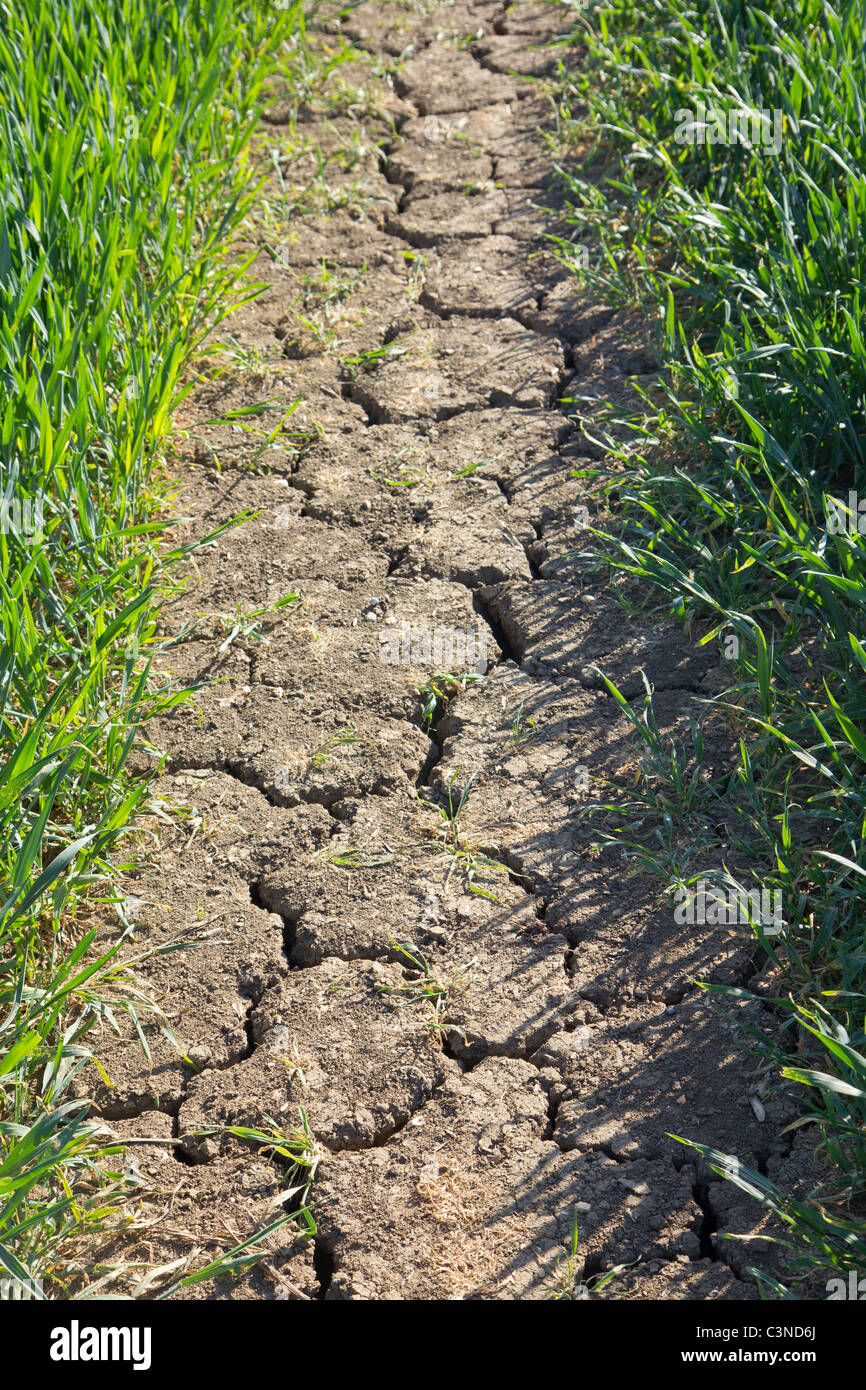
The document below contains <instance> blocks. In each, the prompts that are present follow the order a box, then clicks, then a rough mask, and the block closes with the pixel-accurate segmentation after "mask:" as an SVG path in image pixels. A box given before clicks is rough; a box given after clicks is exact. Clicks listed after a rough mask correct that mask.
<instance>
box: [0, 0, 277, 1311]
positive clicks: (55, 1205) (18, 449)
mask: <svg viewBox="0 0 866 1390" xmlns="http://www.w3.org/2000/svg"><path fill="white" fill-rule="evenodd" d="M302 26H303V12H302V8H301V6H300V5H292V6H290V7H289V8H288V9H283V10H275V9H274V8H272V7H271V6H269V5H266V4H265V3H264V0H244V3H239V4H234V3H232V2H231V0H207V2H206V0H180V3H177V4H167V3H162V0H39V3H37V0H19V2H18V3H16V4H14V5H13V4H11V3H8V4H7V3H2V4H0V500H2V501H4V502H6V503H8V504H10V506H9V508H8V512H7V514H8V515H10V516H12V517H13V518H15V517H17V518H18V519H19V524H18V525H17V526H14V527H13V528H10V527H8V526H7V528H6V529H5V530H4V531H3V532H2V533H0V827H2V829H0V1272H3V1273H4V1274H5V1273H6V1272H8V1274H11V1275H12V1276H15V1277H16V1278H17V1279H19V1280H21V1281H22V1282H23V1283H24V1284H25V1285H26V1286H27V1287H28V1288H31V1289H32V1290H33V1292H34V1294H35V1295H37V1296H38V1292H39V1285H40V1283H41V1285H42V1286H43V1287H44V1290H45V1292H46V1293H47V1294H48V1295H49V1296H60V1297H62V1296H64V1293H65V1291H67V1290H68V1289H69V1288H70V1287H71V1285H70V1280H71V1279H72V1278H73V1277H74V1274H75V1268H74V1264H75V1260H77V1261H78V1263H79V1264H81V1262H82V1259H83V1256H82V1250H83V1249H84V1247H85V1245H86V1243H87V1241H88V1240H89V1239H91V1237H92V1238H93V1239H98V1233H99V1231H100V1229H101V1227H102V1226H103V1225H104V1223H105V1222H106V1221H107V1220H108V1219H109V1218H110V1217H111V1214H112V1212H113V1211H116V1200H117V1199H118V1193H117V1192H116V1191H115V1189H114V1188H113V1187H112V1186H111V1185H110V1184H108V1185H107V1186H106V1185H105V1184H104V1181H103V1179H101V1178H100V1169H99V1167H98V1164H97V1158H98V1156H99V1146H100V1140H99V1136H98V1134H97V1133H96V1132H95V1131H94V1128H93V1126H92V1125H91V1124H89V1122H88V1121H87V1118H86V1115H87V1105H86V1103H84V1102H82V1101H81V1100H80V1099H73V1098H72V1085H71V1083H72V1082H73V1079H74V1078H75V1076H76V1074H77V1073H78V1072H80V1071H81V1069H82V1067H83V1066H84V1065H85V1064H86V1063H87V1061H88V1059H89V1057H90V1047H89V1043H88V1034H89V1033H90V1031H91V1030H92V1029H93V1027H94V1025H96V1024H97V1023H99V1022H105V1021H109V1022H110V1019H111V1011H112V1009H113V1010H115V1011H116V1010H117V1009H127V1010H130V1011H132V1012H133V1014H134V1015H135V1014H137V1011H139V1010H141V1009H146V1008H148V1007H150V1006H148V1004H147V1001H146V1000H142V999H140V998H139V997H138V996H137V995H136V994H135V993H134V991H133V990H132V988H131V985H130V982H129V968H130V965H131V963H132V962H131V960H130V953H131V948H130V946H129V944H128V935H127V934H122V935H121V937H120V939H119V941H118V942H117V943H116V945H114V946H113V947H112V948H111V949H110V950H108V951H106V949H105V945H104V941H105V937H104V936H103V938H102V942H103V944H102V945H98V944H97V941H96V937H97V927H98V925H99V924H100V923H101V922H104V921H105V920H106V917H105V914H106V911H107V905H108V904H110V903H111V902H112V900H113V899H115V897H116V894H115V893H114V890H113V889H112V886H111V884H112V878H113V876H114V874H115V873H116V870H117V868H118V865H119V864H120V863H122V861H123V858H124V855H125V854H128V852H129V851H128V849H127V848H126V847H125V846H124V832H125V830H126V829H127V827H128V826H129V825H130V823H131V821H132V820H133V818H134V816H135V813H136V811H137V809H138V808H139V807H140V805H141V803H142V799H143V798H144V797H145V796H146V795H147V779H145V778H141V777H138V778H136V777H135V776H133V775H132V774H131V773H130V771H129V755H130V752H131V751H132V749H133V747H134V746H136V744H138V743H139V742H140V741H141V733H140V730H141V725H142V723H143V721H144V720H145V719H146V718H148V717H149V716H150V715H152V714H153V713H154V711H155V710H157V709H159V708H161V707H162V708H164V707H165V705H166V703H170V702H173V701H175V700H177V699H179V698H182V696H180V695H178V694H176V693H171V694H168V695H166V694H165V693H162V694H161V693H160V691H159V690H158V689H157V688H156V687H155V684H154V682H153V681H152V679H151V677H150V673H149V657H150V652H151V650H152V647H153V643H154V633H155V622H156V612H157V608H158V605H159V603H160V601H161V599H162V598H163V597H164V596H165V594H166V592H167V590H168V588H169V587H170V585H171V583H172V566H173V563H174V562H175V561H176V560H178V559H179V558H180V557H181V554H182V552H181V551H179V550H178V551H172V550H171V548H170V546H169V545H167V544H166V541H167V540H168V539H169V536H170V533H169V532H167V525H168V523H167V522H166V520H165V515H164V508H163V504H164V500H165V493H164V485H163V484H162V482H161V471H160V467H161V462H162V457H163V453H164V450H165V448H166V445H167V443H168V439H169V435H170V431H171V427H172V414H173V411H174V410H175V408H176V407H177V405H178V403H179V401H180V400H181V399H182V398H183V396H184V394H185V393H186V391H187V389H188V387H187V385H185V377H184V369H185V367H186V365H187V363H188V362H189V359H190V356H191V354H192V353H193V352H194V350H195V349H196V345H197V344H198V343H199V342H200V341H201V339H202V337H203V335H204V334H205V332H206V331H207V330H208V329H209V328H212V327H213V325H214V324H215V323H217V322H219V320H220V319H221V318H222V317H224V316H225V314H227V313H228V312H230V310H231V309H232V307H233V306H234V305H235V304H236V303H237V302H238V300H239V299H240V298H241V297H242V296H243V295H245V294H247V293H248V292H249V291H247V290H244V289H242V288H241V276H242V273H243V270H244V266H243V264H242V263H240V262H239V261H238V258H237V256H236V255H235V254H234V253H233V249H232V241H233V235H234V233H235V231H236V229H237V228H238V227H239V225H240V222H241V220H242V218H243V217H244V216H245V214H246V211H247V210H248V208H249V206H250V200H251V196H252V190H253V187H254V175H253V165H252V162H251V159H250V156H249V153H248V151H249V145H250V136H251V132H252V129H253V125H254V123H255V120H256V115H257V107H258V104H259V102H260V98H261V96H262V90H263V84H264V83H265V81H266V79H268V78H269V77H270V75H271V73H272V72H273V70H274V67H275V64H276V61H277V58H276V55H278V54H279V53H280V52H281V50H282V49H284V48H285V45H286V44H287V43H288V42H289V41H293V40H295V39H296V38H297V36H298V34H299V33H300V32H301V30H302ZM12 504H17V510H16V507H15V506H13V505H12ZM28 507H29V508H30V510H28ZM40 507H41V511H42V523H41V528H40V527H39V526H34V527H30V528H27V527H26V526H25V525H24V524H23V521H22V518H23V519H26V518H27V517H28V516H29V517H31V518H34V517H35V518H38V515H39V508H40ZM28 529H29V531H30V534H27V531H28ZM121 915H122V910H121ZM141 1036H142V1040H143V1035H141ZM70 1252H74V1253H75V1260H73V1258H72V1255H70Z"/></svg>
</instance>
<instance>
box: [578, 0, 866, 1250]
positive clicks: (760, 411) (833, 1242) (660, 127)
mask: <svg viewBox="0 0 866 1390" xmlns="http://www.w3.org/2000/svg"><path fill="white" fill-rule="evenodd" d="M864 28H866V4H864V0H849V3H837V4H832V3H824V0H795V3H794V4H792V5H788V6H785V7H778V6H776V7H773V6H766V7H762V6H759V5H755V4H747V3H744V2H743V0H640V3H636V0H611V3H606V4H599V5H597V6H595V7H594V8H593V9H592V10H591V11H587V12H586V15H585V16H584V17H583V19H582V20H581V21H580V22H579V24H578V26H577V29H576V32H575V38H576V39H578V40H579V41H580V42H581V44H584V45H585V46H586V51H587V58H586V63H585V66H584V70H583V72H582V73H581V74H580V75H579V76H578V77H576V78H573V79H569V85H566V86H565V88H564V90H563V92H562V94H561V96H562V101H561V120H562V127H561V134H562V136H563V137H564V139H565V142H566V146H567V145H568V143H569V140H570V139H574V140H575V141H576V140H577V139H578V138H580V139H582V140H583V141H586V140H587V138H588V139H589V142H590V145H591V149H590V152H589V156H588V159H587V162H586V164H585V165H584V170H585V171H587V172H588V169H589V168H590V167H591V168H592V170H593V177H592V178H589V177H584V176H583V175H579V174H578V173H576V172H574V170H573V164H574V161H573V160H572V161H571V165H572V174H571V178H570V187H571V200H572V212H571V220H572V223H573V236H574V242H575V243H577V242H580V243H581V244H587V245H589V246H590V247H592V248H593V254H592V256H591V258H590V265H589V268H588V270H586V269H583V268H581V267H580V266H579V265H577V264H575V271H576V273H579V274H580V275H581V277H582V279H583V280H584V281H585V282H588V283H590V284H591V285H592V286H593V290H594V292H598V291H600V292H601V295H603V296H604V298H606V300H607V302H609V303H615V304H618V305H621V306H625V307H630V308H637V309H639V310H642V311H643V312H644V313H645V314H646V315H647V317H648V319H649V320H650V321H651V322H652V323H654V324H655V325H656V339H657V345H658V349H659V354H660V359H661V362H662V367H663V371H662V373H661V374H660V377H659V380H658V382H657V383H655V384H648V383H646V382H643V383H642V386H643V390H642V392H641V396H642V399H641V401H639V402H638V404H637V406H636V408H635V409H634V410H633V411H629V412H627V413H626V414H625V415H624V414H623V412H622V410H620V411H619V412H617V411H615V410H613V409H611V411H610V413H609V415H608V418H607V420H606V421H600V420H599V419H598V418H597V417H596V418H595V419H594V421H593V425H592V428H593V429H594V431H595V432H596V433H597V435H598V437H599V438H600V439H601V441H602V442H603V443H604V445H605V446H606V448H607V450H608V454H607V460H606V462H605V464H604V465H601V466H599V468H597V469H594V470H591V472H592V474H593V482H594V485H595V487H596V488H597V489H598V490H599V494H600V497H601V498H602V499H604V500H605V501H606V503H607V508H608V511H609V515H610V526H609V528H608V532H609V534H608V538H607V540H604V541H603V540H601V538H600V536H599V543H598V546H597V548H596V549H595V551H594V552H593V554H594V558H595V560H596V562H598V564H599V565H600V567H601V568H604V567H609V568H610V571H611V572H612V578H613V581H614V589H615V590H616V591H617V592H618V593H619V594H620V596H621V598H622V601H623V603H624V604H627V605H630V606H634V607H649V608H651V609H652V610H653V611H655V612H659V613H666V614H668V615H670V616H672V617H673V618H675V619H677V620H678V621H679V622H681V623H683V624H685V625H686V628H687V630H688V631H689V632H690V633H691V634H692V636H693V637H694V638H695V639H696V640H700V641H702V642H704V643H713V644H718V647H719V651H720V654H721V653H722V652H723V651H725V649H726V648H727V652H728V653H729V654H733V655H732V659H731V660H730V662H729V670H730V685H729V689H728V690H727V692H724V693H723V694H721V695H719V696H717V697H716V698H715V700H714V701H713V703H712V705H711V707H710V709H709V711H708V717H709V718H716V719H718V718H719V717H720V716H723V717H724V720H725V721H726V723H727V725H728V728H729V730H730V732H731V733H732V734H733V735H734V736H735V737H734V739H733V743H734V749H735V754H734V756H733V758H732V760H731V764H730V766H729V768H728V769H726V770H725V771H724V772H723V773H721V774H720V773H719V772H718V770H717V769H709V768H708V767H707V762H706V755H705V751H704V746H703V738H702V734H701V730H700V728H699V727H693V730H692V735H691V736H690V737H686V738H685V739H684V740H681V741H680V742H679V743H671V742H670V740H664V739H660V738H659V737H658V733H657V731H656V730H654V726H653V725H652V722H651V716H650V715H647V717H646V718H644V719H643V727H642V729H641V730H640V731H639V732H640V736H641V738H642V740H643V744H644V749H643V753H644V756H643V760H642V766H643V772H644V776H643V782H642V786H641V788H640V790H639V792H638V794H637V795H636V796H635V797H634V798H633V800H632V801H631V802H630V803H629V804H627V805H623V804H620V805H619V813H620V824H619V835H620V837H621V838H622V840H623V841H624V842H626V844H627V847H628V848H629V850H630V852H631V853H633V854H636V855H637V856H638V858H639V859H640V860H641V863H642V865H643V867H644V868H654V869H655V870H656V871H657V872H658V873H660V874H661V875H662V876H663V878H664V880H665V882H666V885H667V886H668V887H670V888H673V887H674V886H677V885H679V884H682V883H690V882H694V881H695V879H696V878H697V877H698V876H699V875H700V874H702V873H704V874H706V873H707V872H708V870H709V871H710V872H715V873H717V874H718V875H719V876H720V877H724V876H725V875H726V874H728V873H729V872H731V873H732V872H734V870H732V869H731V863H735V864H736V872H738V873H742V874H746V875H750V876H751V877H752V878H753V879H754V880H756V881H759V882H761V883H763V884H764V885H766V886H767V887H768V888H781V890H782V892H783V901H784V915H785V919H786V922H787V929H786V930H785V931H784V932H783V934H782V935H781V936H780V937H778V938H775V939H774V940H773V941H772V942H767V941H764V944H765V945H766V948H767V950H768V951H769V952H770V953H771V955H772V956H773V957H774V961H775V963H776V964H777V966H778V967H780V969H781V975H780V977H779V979H780V983H781V984H783V986H784V988H783V989H782V991H781V992H782V993H783V994H784V998H780V999H779V1000H778V1002H777V1007H778V1009H779V1012H780V1014H781V1016H782V1017H783V1018H784V1019H785V1020H786V1024H787V1035H788V1037H789V1039H790V1048H789V1051H790V1054H791V1055H790V1058H789V1059H788V1061H787V1062H785V1061H784V1059H783V1061H782V1071H783V1076H782V1077H781V1078H780V1081H781V1084H788V1085H789V1086H790V1085H791V1084H794V1086H795V1089H799V1095H800V1099H801V1100H802V1102H803V1105H804V1110H805V1113H806V1114H808V1115H809V1116H810V1117H811V1121H810V1122H811V1125H812V1126H813V1127H815V1128H817V1130H818V1131H820V1134H821V1137H822V1138H823V1140H824V1144H825V1148H826V1152H827V1155H828V1157H829V1158H830V1160H831V1162H832V1164H833V1169H832V1170H831V1173H832V1177H831V1180H830V1181H829V1182H828V1185H827V1187H826V1189H825V1190H824V1192H823V1193H822V1194H821V1197H822V1202H823V1207H822V1208H821V1209H820V1210H819V1207H818V1206H817V1205H816V1204H815V1203H812V1204H809V1203H806V1204H804V1203H803V1202H802V1201H797V1202H795V1201H793V1199H790V1198H788V1197H786V1196H785V1194H782V1193H778V1192H769V1191H768V1187H769V1186H771V1185H768V1184H767V1183H766V1180H765V1179H762V1178H760V1177H758V1178H757V1179H755V1177H754V1175H752V1177H751V1179H749V1181H751V1182H752V1183H753V1186H754V1185H755V1184H757V1185H758V1186H760V1188H761V1192H762V1195H763V1198H764V1199H765V1200H766V1201H767V1202H769V1203H770V1204H773V1203H775V1204H776V1207H777V1208H778V1210H779V1211H781V1212H783V1213H785V1219H786V1220H788V1222H789V1227H790V1230H791V1232H792V1243H793V1244H794V1245H795V1246H796V1247H797V1249H798V1250H799V1251H800V1254H801V1255H802V1259H803V1261H804V1262H805V1264H806V1265H808V1264H809V1263H810V1262H811V1263H812V1265H813V1266H814V1265H817V1266H819V1267H820V1268H828V1269H834V1268H836V1267H840V1268H853V1267H855V1266H856V1265H857V1262H858V1261H859V1262H860V1266H862V1259H863V1253H862V1252H863V1231H864V1217H863V1213H864V1198H866V1142H864V1125H866V1090H864V1085H863V1054H864V1032H863V1023H864V989H866V913H864V883H863V880H864V877H866V867H864V860H866V855H864V833H866V780H864V778H866V675H864V673H866V650H864V647H863V645H862V644H861V640H862V637H863V631H864V618H866V583H864V560H866V536H864V535H863V534H861V533H860V531H859V529H858V528H857V526H856V524H855V525H853V526H851V527H849V528H848V529H842V528H840V527H839V526H838V525H836V524H831V523H830V521H829V518H830V517H832V516H833V513H834V511H835V512H836V514H839V508H838V507H836V508H834V505H833V499H836V500H837V502H838V504H839V507H841V508H843V509H844V508H845V507H846V506H847V501H848V493H849V490H854V491H855V492H858V493H859V494H860V495H862V496H864V497H866V343H864V338H863V335H862V326H861V318H862V307H861V301H862V299H863V291H864V281H866V242H864V237H863V226H864V214H866V51H864V47H863V32H864ZM578 101H581V102H584V103H585V104H586V106H587V107H588V110H589V117H588V119H585V118H584V117H583V116H582V115H581V116H580V117H579V118H578V116H577V115H575V117H573V118H572V116H571V114H570V113H571V111H572V110H573V109H574V107H575V105H576V103H577V102H578ZM700 106H703V107H704V108H705V109H706V110H711V109H712V108H716V109H720V110H722V111H724V112H734V113H740V114H742V113H744V112H751V111H755V110H761V109H765V110H767V111H769V112H771V113H775V112H778V113H779V122H780V125H779V129H780V132H781V139H780V142H779V143H778V148H776V147H775V146H774V145H772V144H768V145H767V146H764V147H762V146H761V145H760V144H752V143H751V142H750V141H746V142H743V141H742V140H739V139H738V138H737V137H736V136H735V137H734V140H733V142H732V143H713V144H710V143H708V142H707V143H703V144H700V143H692V144H689V143H685V142H683V141H682V140H678V139H677V129H678V127H680V131H681V132H682V123H683V119H684V118H683V112H684V111H688V112H695V113H697V112H698V108H699V107H700ZM773 119H775V116H773ZM564 162H565V163H566V165H568V164H569V160H568V157H567V156H566V158H565V160H564ZM561 249H562V252H563V254H564V255H565V256H566V258H567V257H568V256H569V247H568V245H567V244H566V243H565V242H563V244H562V248H561ZM572 255H573V253H572ZM597 297H600V296H598V295H597ZM842 514H843V515H844V510H843V512H842ZM732 637H733V638H736V642H733V643H732V642H731V641H730V639H731V638H732ZM729 861H731V862H730V863H729ZM720 1161H721V1160H720ZM732 1165H733V1161H732V1160H731V1161H729V1162H728V1164H727V1169H728V1171H727V1173H726V1175H727V1176H731V1169H732ZM723 1166H724V1165H723ZM807 1211H808V1212H811V1216H808V1217H807V1216H806V1215H804V1213H805V1212H807ZM821 1211H823V1214H824V1215H823V1216H822V1215H820V1212H821ZM824 1216H826V1220H824ZM810 1223H811V1224H810ZM816 1231H817V1232H818V1234H817V1235H816V1234H815V1232H816Z"/></svg>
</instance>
